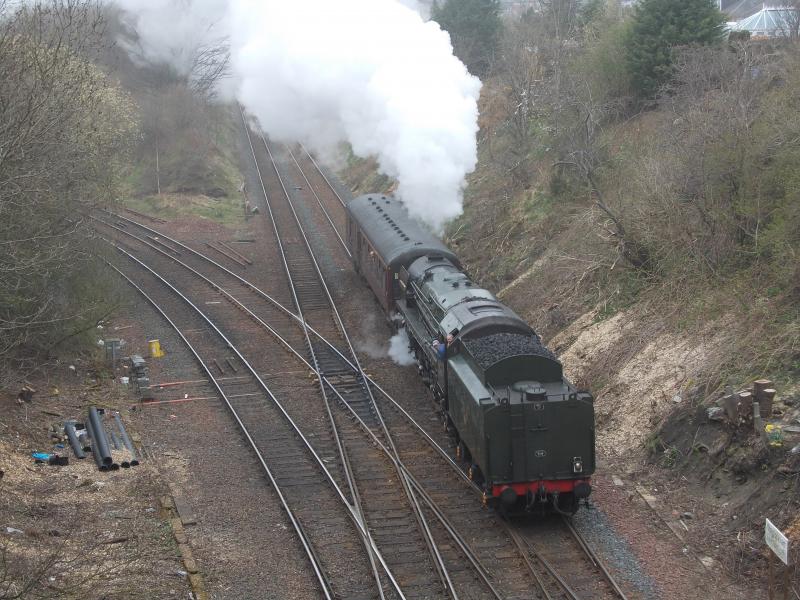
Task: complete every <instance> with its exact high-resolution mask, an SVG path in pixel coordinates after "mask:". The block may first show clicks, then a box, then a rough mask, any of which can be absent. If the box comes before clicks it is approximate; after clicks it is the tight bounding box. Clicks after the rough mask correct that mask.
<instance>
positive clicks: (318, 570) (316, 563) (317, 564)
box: [106, 261, 334, 600]
mask: <svg viewBox="0 0 800 600" xmlns="http://www.w3.org/2000/svg"><path fill="white" fill-rule="evenodd" d="M106 264H108V266H110V267H111V268H112V269H114V270H115V271H116V272H117V273H118V274H119V275H120V276H121V277H122V278H123V279H125V280H126V281H127V282H128V283H129V284H130V285H131V286H133V288H134V289H135V290H136V291H138V292H139V293H140V294H141V295H142V296H143V297H144V298H145V300H147V301H148V302H149V303H150V304H151V305H152V306H153V308H155V309H156V311H157V312H158V313H159V314H160V315H161V316H162V317H163V318H164V320H165V321H166V322H167V323H169V324H170V326H171V327H172V328H173V329H174V330H175V333H177V334H178V336H179V337H180V338H181V339H182V340H183V343H184V344H186V347H187V348H188V349H189V351H190V352H191V353H192V355H193V356H194V358H195V360H197V362H198V363H199V365H200V367H201V368H202V369H203V371H205V373H206V375H207V376H208V378H209V379H210V380H211V382H212V384H213V385H214V387H215V388H216V389H217V392H218V393H219V395H220V396H221V397H222V399H223V401H224V402H225V404H226V406H227V407H228V409H229V410H230V411H231V414H232V415H233V418H234V419H235V420H236V422H237V423H238V424H239V427H240V428H241V429H242V432H243V433H244V435H245V437H246V438H247V441H248V442H249V444H250V447H251V448H252V449H253V451H254V452H255V453H256V456H257V457H258V461H259V462H260V463H261V466H262V467H263V468H264V472H265V473H266V474H267V478H268V479H269V482H270V485H271V486H272V489H273V490H275V493H276V494H277V495H278V499H279V500H280V503H281V506H282V507H283V510H284V511H286V515H287V516H288V517H289V521H290V522H291V523H292V527H293V528H294V530H295V533H297V537H298V538H299V539H300V543H301V545H302V546H303V550H304V551H305V553H306V556H307V557H308V560H309V562H310V563H311V568H312V569H313V570H314V575H315V576H316V578H317V581H319V584H320V586H321V587H322V592H323V594H324V595H325V598H327V599H328V600H333V599H334V593H333V585H332V583H331V582H330V580H329V579H328V576H327V575H326V574H325V573H324V572H323V569H322V564H321V561H320V560H319V557H318V556H317V555H316V552H315V551H314V549H313V547H312V545H311V542H310V540H309V539H308V536H307V534H306V532H305V530H304V529H303V525H302V524H301V523H300V521H299V520H298V518H297V516H296V515H295V514H294V511H293V510H292V507H291V506H289V501H288V500H287V499H286V496H285V495H284V493H283V490H282V489H281V486H280V485H278V482H277V480H276V479H275V476H274V475H273V474H272V470H271V469H270V468H269V465H268V464H267V461H266V460H265V459H264V455H263V454H262V453H261V450H259V449H258V445H257V444H256V442H255V440H254V439H253V437H252V436H251V435H250V432H249V431H248V429H247V427H246V426H245V424H244V423H243V422H242V420H241V419H240V418H239V414H238V413H237V412H236V409H235V408H234V407H233V404H232V403H231V401H230V400H229V399H228V396H227V395H226V394H225V392H224V391H223V389H222V386H220V384H219V382H218V381H217V380H216V378H215V377H214V375H213V374H212V373H211V369H209V368H208V365H206V363H205V362H204V361H203V359H202V358H200V354H199V353H198V352H197V350H196V349H195V347H194V346H193V345H192V344H191V342H189V340H188V338H187V337H186V335H185V334H184V333H183V331H181V329H180V328H179V327H178V325H177V324H176V323H175V322H174V321H173V320H172V319H170V318H169V316H168V315H167V313H166V312H165V311H164V310H163V309H162V308H161V306H159V305H158V303H157V302H156V301H155V300H153V298H151V297H150V295H148V294H147V292H145V291H144V290H143V289H142V288H141V287H140V286H139V285H138V284H137V283H135V282H134V281H133V280H132V279H131V278H130V277H128V276H127V275H125V273H123V272H122V271H121V270H120V269H118V268H117V267H116V266H114V265H112V264H111V263H109V262H107V261H106Z"/></svg>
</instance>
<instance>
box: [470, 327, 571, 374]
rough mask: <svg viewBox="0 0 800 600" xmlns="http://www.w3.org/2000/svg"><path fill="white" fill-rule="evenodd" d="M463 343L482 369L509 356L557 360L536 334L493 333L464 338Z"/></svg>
mask: <svg viewBox="0 0 800 600" xmlns="http://www.w3.org/2000/svg"><path fill="white" fill-rule="evenodd" d="M464 345H465V346H466V347H467V350H468V351H469V353H470V354H471V355H472V356H473V357H474V358H475V360H476V362H477V363H478V364H479V365H480V367H481V368H482V369H488V368H489V367H491V366H492V365H493V364H495V363H497V362H499V361H501V360H503V359H504V358H508V357H509V356H520V355H534V356H542V357H544V358H549V359H550V360H554V361H556V362H558V359H557V358H556V356H555V354H553V353H552V352H550V350H548V349H547V347H546V346H545V345H544V344H542V339H541V338H540V337H539V336H538V335H536V334H533V335H525V334H520V333H495V334H492V335H487V336H485V337H480V338H475V339H469V340H464Z"/></svg>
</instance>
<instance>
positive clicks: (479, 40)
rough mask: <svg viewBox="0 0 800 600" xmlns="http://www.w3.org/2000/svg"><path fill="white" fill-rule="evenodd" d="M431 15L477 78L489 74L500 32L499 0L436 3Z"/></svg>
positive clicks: (446, 0)
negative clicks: (447, 34)
mask: <svg viewBox="0 0 800 600" xmlns="http://www.w3.org/2000/svg"><path fill="white" fill-rule="evenodd" d="M431 17H432V18H433V20H434V21H436V22H437V23H439V25H441V27H442V29H444V30H445V31H447V32H448V33H449V34H450V39H451V41H452V42H453V50H454V51H455V55H456V56H458V58H460V59H461V61H462V62H463V63H464V64H465V65H466V66H467V69H469V72H470V73H472V74H473V75H477V76H478V77H482V76H484V75H486V73H488V71H489V69H490V67H491V65H492V62H493V60H494V53H495V49H496V48H497V41H498V37H499V35H500V28H501V22H500V0H444V2H443V3H442V4H441V5H439V3H438V2H434V4H433V7H432V9H431Z"/></svg>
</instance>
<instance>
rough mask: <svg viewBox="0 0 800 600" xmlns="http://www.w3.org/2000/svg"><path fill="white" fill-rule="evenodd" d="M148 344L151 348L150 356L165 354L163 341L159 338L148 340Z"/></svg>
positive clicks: (156, 356) (157, 356) (158, 356)
mask: <svg viewBox="0 0 800 600" xmlns="http://www.w3.org/2000/svg"><path fill="white" fill-rule="evenodd" d="M147 345H148V347H149V348H150V358H161V357H162V356H164V351H163V350H162V349H161V342H160V341H159V340H148V342H147Z"/></svg>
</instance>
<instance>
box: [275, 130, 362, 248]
mask: <svg viewBox="0 0 800 600" xmlns="http://www.w3.org/2000/svg"><path fill="white" fill-rule="evenodd" d="M286 149H287V150H288V151H289V156H290V157H291V158H292V162H293V163H294V164H295V166H296V167H297V170H298V171H299V172H300V175H302V176H303V180H304V181H305V182H306V185H307V186H308V189H309V190H311V193H312V194H314V198H316V199H317V204H319V207H320V208H321V209H322V212H323V214H324V215H325V218H326V219H327V220H328V223H329V224H330V226H331V228H332V229H333V232H334V233H335V234H336V237H337V238H338V240H339V243H340V244H341V245H342V248H344V251H345V252H346V253H347V257H348V258H353V255H352V254H351V253H350V249H349V248H348V247H347V244H345V243H344V240H343V239H342V234H341V233H340V232H339V228H338V227H336V225H335V224H334V222H333V219H332V218H331V216H330V214H328V211H327V209H326V208H325V206H324V205H323V204H322V200H320V197H319V196H318V195H317V191H316V190H315V189H314V186H313V185H311V182H310V181H309V180H308V177H306V173H305V171H303V167H301V166H300V163H299V162H297V159H296V158H295V156H294V152H292V149H291V148H289V147H288V146H287V147H286ZM315 166H316V163H315ZM317 170H318V171H319V167H317ZM319 172H320V174H321V173H322V171H319ZM324 177H325V176H324V175H323V178H324ZM325 181H326V183H328V185H330V182H328V180H327V179H325ZM337 197H338V195H337ZM341 200H342V199H341V198H339V201H340V202H341Z"/></svg>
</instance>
